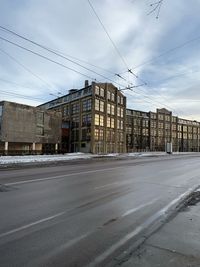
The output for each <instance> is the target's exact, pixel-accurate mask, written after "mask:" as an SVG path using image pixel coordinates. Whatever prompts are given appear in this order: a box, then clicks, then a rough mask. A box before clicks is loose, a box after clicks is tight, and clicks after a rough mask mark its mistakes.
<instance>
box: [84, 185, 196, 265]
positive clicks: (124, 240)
mask: <svg viewBox="0 0 200 267" xmlns="http://www.w3.org/2000/svg"><path fill="white" fill-rule="evenodd" d="M197 188H198V187H197V186H194V187H192V188H189V189H188V190H187V191H186V192H184V193H183V194H181V195H180V196H178V197H177V198H175V199H174V200H172V201H171V202H170V203H169V204H168V205H166V206H165V207H164V208H162V209H161V210H159V211H157V212H156V213H155V214H154V215H152V216H151V217H149V219H147V220H146V221H145V222H143V223H142V224H141V225H140V226H138V227H136V229H135V230H134V231H132V232H131V233H128V234H127V235H126V236H125V237H123V238H122V239H120V240H119V241H118V242H117V243H115V244H114V245H112V246H111V247H110V248H109V249H107V250H106V251H104V252H103V253H102V254H101V255H99V256H98V257H96V258H95V260H94V261H93V262H91V263H90V264H89V265H87V267H94V266H100V264H101V263H102V262H103V261H104V260H105V259H106V258H107V257H109V256H110V255H111V254H112V253H114V252H115V251H116V250H117V249H119V248H120V247H121V246H123V245H125V244H126V243H127V242H128V241H129V240H131V239H132V238H133V237H135V236H137V235H138V234H140V233H141V232H142V231H144V230H145V229H147V228H148V227H149V226H151V225H152V223H154V222H155V221H157V220H158V219H161V218H162V216H166V214H167V212H168V211H169V210H170V209H172V208H175V207H176V205H177V204H178V203H180V201H181V200H183V199H185V197H187V196H188V195H190V194H191V193H192V192H193V191H194V190H197ZM174 206H175V207H174Z"/></svg>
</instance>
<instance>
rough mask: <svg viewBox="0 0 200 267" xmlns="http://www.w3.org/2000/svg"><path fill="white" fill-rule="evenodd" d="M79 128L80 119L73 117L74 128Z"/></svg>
mask: <svg viewBox="0 0 200 267" xmlns="http://www.w3.org/2000/svg"><path fill="white" fill-rule="evenodd" d="M78 127H79V117H78V116H74V117H72V128H78Z"/></svg>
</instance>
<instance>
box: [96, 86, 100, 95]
mask: <svg viewBox="0 0 200 267" xmlns="http://www.w3.org/2000/svg"><path fill="white" fill-rule="evenodd" d="M99 92H100V91H99V86H97V85H95V94H96V95H99Z"/></svg>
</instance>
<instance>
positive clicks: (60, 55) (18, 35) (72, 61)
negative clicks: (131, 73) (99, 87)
mask: <svg viewBox="0 0 200 267" xmlns="http://www.w3.org/2000/svg"><path fill="white" fill-rule="evenodd" d="M0 29H2V30H3V31H7V32H9V33H11V34H13V35H15V36H17V37H19V38H21V39H23V40H25V41H27V42H30V43H32V44H34V45H36V46H38V47H40V48H42V49H44V50H47V51H48V52H50V53H53V54H55V55H56V56H58V57H61V58H63V59H65V60H67V61H69V62H71V63H73V64H76V65H78V66H79V67H82V68H84V69H86V70H87V71H90V72H92V73H94V74H96V75H98V76H101V77H102V78H104V79H106V80H109V81H111V82H113V83H116V82H115V81H113V80H111V79H109V78H108V77H106V76H104V75H102V74H100V73H98V72H96V71H94V70H91V69H89V68H87V67H85V66H83V65H81V64H80V63H77V62H75V61H74V60H71V59H69V58H67V57H66V56H64V55H63V54H60V53H59V52H58V51H56V50H53V49H51V48H48V47H46V46H43V45H41V44H39V43H37V42H35V41H33V40H31V39H29V38H27V37H24V36H22V35H20V34H18V33H16V32H14V31H11V30H9V29H7V28H5V27H3V26H0ZM119 77H120V76H119ZM121 79H123V77H122V76H121ZM124 80H125V79H124ZM120 86H124V85H120Z"/></svg>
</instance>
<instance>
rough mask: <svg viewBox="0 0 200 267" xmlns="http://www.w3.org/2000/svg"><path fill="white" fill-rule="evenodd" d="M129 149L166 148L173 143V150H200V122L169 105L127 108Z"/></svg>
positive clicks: (151, 149)
mask: <svg viewBox="0 0 200 267" xmlns="http://www.w3.org/2000/svg"><path fill="white" fill-rule="evenodd" d="M126 135H127V152H134V151H148V150H150V151H165V150H166V144H167V143H172V149H173V151H180V152H192V151H196V152H198V151H200V143H199V140H200V123H199V122H197V121H190V120H185V119H181V118H178V117H176V116H173V115H172V112H171V111H168V110H167V109H165V108H163V109H157V111H156V112H151V111H150V112H143V111H137V110H131V109H127V111H126Z"/></svg>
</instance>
